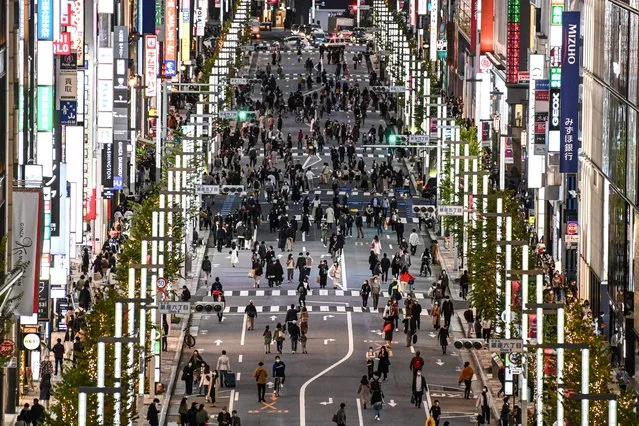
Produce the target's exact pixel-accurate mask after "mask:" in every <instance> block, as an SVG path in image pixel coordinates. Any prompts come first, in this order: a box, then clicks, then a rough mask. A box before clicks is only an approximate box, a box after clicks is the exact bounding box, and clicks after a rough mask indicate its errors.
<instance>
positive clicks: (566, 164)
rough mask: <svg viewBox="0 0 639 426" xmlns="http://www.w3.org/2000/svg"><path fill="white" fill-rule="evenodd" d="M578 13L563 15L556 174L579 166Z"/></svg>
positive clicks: (574, 171)
mask: <svg viewBox="0 0 639 426" xmlns="http://www.w3.org/2000/svg"><path fill="white" fill-rule="evenodd" d="M579 20H580V14H579V12H563V16H562V39H563V42H562V46H561V53H562V61H561V121H560V128H559V130H560V132H561V133H560V134H561V139H560V140H561V147H560V151H559V153H560V160H559V171H560V172H561V173H577V168H578V166H579V152H578V151H579V140H578V136H579V32H580V29H579Z"/></svg>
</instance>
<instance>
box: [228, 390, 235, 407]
mask: <svg viewBox="0 0 639 426" xmlns="http://www.w3.org/2000/svg"><path fill="white" fill-rule="evenodd" d="M234 402H235V391H234V390H231V397H230V398H229V411H228V412H229V413H232V412H233V403H234Z"/></svg>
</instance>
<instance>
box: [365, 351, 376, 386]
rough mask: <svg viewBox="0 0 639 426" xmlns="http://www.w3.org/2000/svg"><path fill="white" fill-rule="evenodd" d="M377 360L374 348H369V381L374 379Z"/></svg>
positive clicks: (367, 354) (367, 353) (367, 361)
mask: <svg viewBox="0 0 639 426" xmlns="http://www.w3.org/2000/svg"><path fill="white" fill-rule="evenodd" d="M375 359H377V354H376V353H375V351H374V350H373V347H372V346H370V347H369V348H368V352H366V368H367V369H368V380H370V379H372V378H373V372H374V371H375Z"/></svg>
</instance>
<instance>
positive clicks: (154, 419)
mask: <svg viewBox="0 0 639 426" xmlns="http://www.w3.org/2000/svg"><path fill="white" fill-rule="evenodd" d="M159 403H160V400H159V399H157V398H155V399H154V400H153V402H152V403H151V405H149V409H148V410H147V412H146V419H147V420H148V421H149V425H150V426H158V425H159V424H160V418H159V411H158V407H157V404H159Z"/></svg>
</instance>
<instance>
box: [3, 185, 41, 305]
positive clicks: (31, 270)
mask: <svg viewBox="0 0 639 426" xmlns="http://www.w3.org/2000/svg"><path fill="white" fill-rule="evenodd" d="M11 223H12V226H13V234H12V239H11V258H12V267H15V266H16V265H18V264H22V265H24V266H25V270H24V275H22V277H21V278H20V279H19V280H18V281H17V282H16V284H15V285H14V286H13V287H12V289H11V293H10V294H9V298H13V297H17V296H22V299H21V300H20V302H18V304H17V306H16V309H15V311H14V313H15V314H16V315H33V314H34V313H35V312H37V311H38V292H37V289H38V284H39V278H40V261H39V256H40V240H41V238H42V193H41V192H40V190H26V189H22V188H14V190H13V212H12V217H11Z"/></svg>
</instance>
